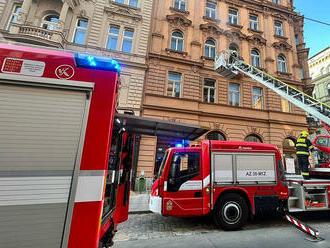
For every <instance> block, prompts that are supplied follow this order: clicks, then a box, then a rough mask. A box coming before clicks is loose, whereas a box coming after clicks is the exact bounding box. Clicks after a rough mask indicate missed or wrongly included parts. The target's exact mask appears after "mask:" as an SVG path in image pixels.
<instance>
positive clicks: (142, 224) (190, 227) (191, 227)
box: [115, 212, 330, 247]
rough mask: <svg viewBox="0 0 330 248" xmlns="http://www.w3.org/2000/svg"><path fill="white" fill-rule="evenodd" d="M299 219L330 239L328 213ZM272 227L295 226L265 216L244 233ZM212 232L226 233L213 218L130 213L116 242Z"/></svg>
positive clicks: (303, 215) (329, 218)
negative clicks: (217, 225) (216, 225)
mask: <svg viewBox="0 0 330 248" xmlns="http://www.w3.org/2000/svg"><path fill="white" fill-rule="evenodd" d="M296 217H298V219H300V220H301V221H303V222H305V223H306V224H309V225H311V226H312V227H314V228H316V229H318V230H319V231H320V233H321V236H322V233H323V234H324V235H328V236H329V238H330V235H329V233H328V232H330V214H329V212H320V213H315V212H314V213H307V214H300V215H297V216H296ZM269 228H275V229H276V228H279V229H283V228H284V229H287V228H288V229H289V230H291V229H294V227H291V226H290V224H288V223H287V222H286V221H284V220H283V219H281V218H279V217H266V218H258V219H256V220H253V221H252V222H250V223H249V224H248V225H247V226H246V227H245V228H244V229H243V231H244V230H247V231H253V230H258V231H260V232H267V230H268V229H269ZM212 233H219V234H220V233H224V231H223V230H219V229H217V228H216V227H215V226H214V224H213V222H212V219H211V218H210V217H196V218H173V217H164V216H160V215H158V214H153V213H149V214H131V215H129V219H128V221H126V222H124V223H122V224H120V225H119V227H118V232H117V234H116V236H115V243H118V244H120V242H123V241H134V240H136V241H142V240H147V239H164V238H175V237H185V236H190V235H194V236H196V235H201V234H212ZM227 234H228V232H227ZM324 238H325V237H324ZM118 247H120V246H118Z"/></svg>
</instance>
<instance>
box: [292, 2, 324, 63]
mask: <svg viewBox="0 0 330 248" xmlns="http://www.w3.org/2000/svg"><path fill="white" fill-rule="evenodd" d="M293 3H294V6H295V7H296V10H295V11H296V12H300V13H301V14H302V15H304V16H305V17H308V18H312V19H316V20H319V21H323V22H326V23H330V0H294V1H293ZM304 35H305V42H306V47H308V48H310V51H309V57H312V56H313V55H314V54H316V53H318V52H320V51H321V50H323V49H324V48H326V47H328V46H330V26H326V25H323V24H319V23H315V22H312V21H309V20H306V19H305V28H304Z"/></svg>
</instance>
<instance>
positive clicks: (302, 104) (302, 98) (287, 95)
mask: <svg viewBox="0 0 330 248" xmlns="http://www.w3.org/2000/svg"><path fill="white" fill-rule="evenodd" d="M215 70H216V71H217V72H218V73H219V74H221V75H222V76H224V77H227V78H233V77H235V76H236V75H237V74H238V72H241V73H243V74H245V75H246V76H249V77H250V78H253V79H255V80H256V81H258V82H259V83H261V84H263V85H264V86H266V87H268V88H269V89H271V90H273V91H274V92H276V93H277V94H279V95H280V96H281V97H283V98H284V99H286V100H288V101H290V102H291V103H292V104H294V105H296V106H298V107H299V108H301V109H303V110H304V111H306V112H307V113H309V114H311V115H312V116H314V117H315V118H317V119H319V120H321V121H324V122H325V123H326V124H328V125H330V107H329V106H328V105H326V104H324V103H322V102H320V101H319V100H317V99H314V98H313V97H311V96H309V95H307V94H305V93H303V92H301V91H300V90H298V89H296V88H294V87H292V86H290V85H288V84H286V83H284V82H282V81H281V80H278V79H276V78H274V77H272V76H271V75H269V74H267V73H265V72H263V71H261V70H259V69H258V68H256V67H254V66H252V65H249V64H247V63H245V62H244V61H243V60H242V59H241V58H239V57H238V55H237V53H236V52H235V51H222V52H221V53H220V55H219V56H217V57H216V58H215Z"/></svg>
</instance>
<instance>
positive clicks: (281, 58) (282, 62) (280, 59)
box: [277, 55, 287, 73]
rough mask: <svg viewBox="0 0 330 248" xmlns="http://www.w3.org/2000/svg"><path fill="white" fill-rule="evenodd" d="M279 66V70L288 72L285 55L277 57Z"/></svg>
mask: <svg viewBox="0 0 330 248" xmlns="http://www.w3.org/2000/svg"><path fill="white" fill-rule="evenodd" d="M277 67H278V71H279V72H284V73H286V72H287V66H286V59H285V57H284V56H282V55H280V56H278V57H277Z"/></svg>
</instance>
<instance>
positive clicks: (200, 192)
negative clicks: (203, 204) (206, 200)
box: [194, 191, 202, 198]
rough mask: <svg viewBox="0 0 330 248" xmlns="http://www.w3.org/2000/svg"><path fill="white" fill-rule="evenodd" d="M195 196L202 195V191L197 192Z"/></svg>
mask: <svg viewBox="0 0 330 248" xmlns="http://www.w3.org/2000/svg"><path fill="white" fill-rule="evenodd" d="M194 197H196V198H198V197H202V191H198V192H195V194H194Z"/></svg>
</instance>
